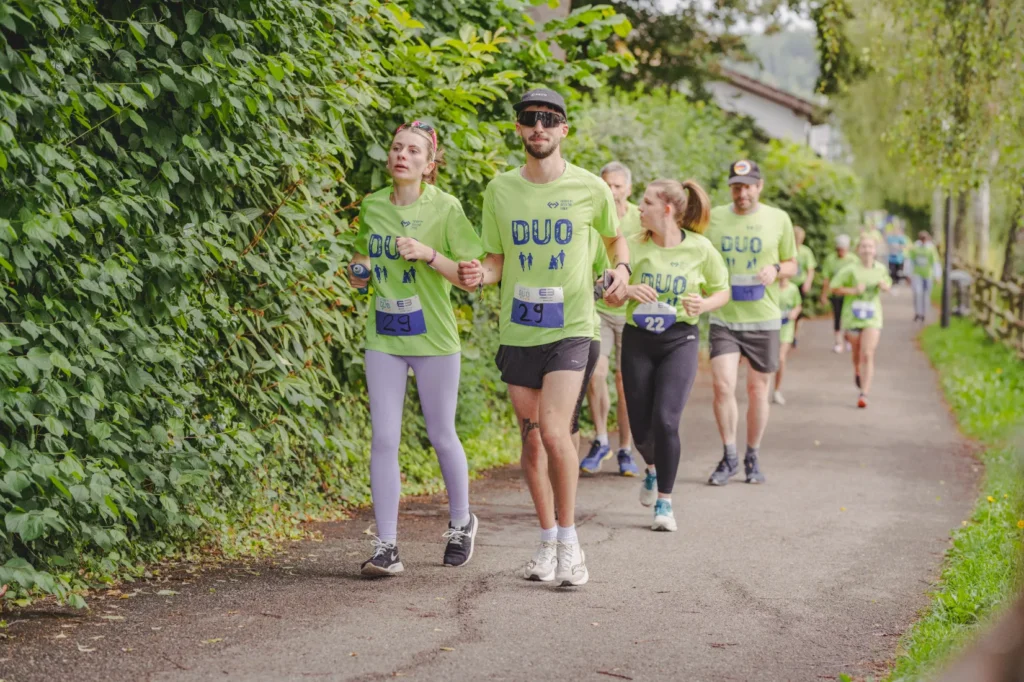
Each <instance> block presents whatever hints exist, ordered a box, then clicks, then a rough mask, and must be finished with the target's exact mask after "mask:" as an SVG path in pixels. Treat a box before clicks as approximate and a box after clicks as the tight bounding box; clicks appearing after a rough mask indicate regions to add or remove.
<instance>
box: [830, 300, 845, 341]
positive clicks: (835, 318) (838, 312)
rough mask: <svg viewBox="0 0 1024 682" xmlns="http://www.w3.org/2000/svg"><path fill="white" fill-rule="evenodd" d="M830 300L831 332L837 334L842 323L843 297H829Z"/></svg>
mask: <svg viewBox="0 0 1024 682" xmlns="http://www.w3.org/2000/svg"><path fill="white" fill-rule="evenodd" d="M830 300H831V301H832V331H836V332H837V331H839V327H840V324H841V323H842V321H843V297H842V296H831V297H830Z"/></svg>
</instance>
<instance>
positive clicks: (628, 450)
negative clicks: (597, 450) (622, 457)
mask: <svg viewBox="0 0 1024 682" xmlns="http://www.w3.org/2000/svg"><path fill="white" fill-rule="evenodd" d="M619 450H621V451H622V452H625V453H626V454H627V455H632V454H633V446H632V445H627V446H626V447H624V448H619Z"/></svg>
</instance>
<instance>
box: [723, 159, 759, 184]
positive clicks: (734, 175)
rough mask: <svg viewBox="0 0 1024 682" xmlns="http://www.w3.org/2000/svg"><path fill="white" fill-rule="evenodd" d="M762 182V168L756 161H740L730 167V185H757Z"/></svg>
mask: <svg viewBox="0 0 1024 682" xmlns="http://www.w3.org/2000/svg"><path fill="white" fill-rule="evenodd" d="M759 182H761V168H760V167H759V166H758V165H757V163H756V162H754V161H748V160H746V159H740V160H739V161H737V162H736V163H734V164H732V165H731V166H729V184H730V185H756V184H757V183H759Z"/></svg>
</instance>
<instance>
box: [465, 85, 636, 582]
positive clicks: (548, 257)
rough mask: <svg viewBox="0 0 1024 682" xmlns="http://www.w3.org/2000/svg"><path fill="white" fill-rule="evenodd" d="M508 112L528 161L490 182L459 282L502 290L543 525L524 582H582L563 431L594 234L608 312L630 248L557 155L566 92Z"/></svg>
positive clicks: (512, 386)
mask: <svg viewBox="0 0 1024 682" xmlns="http://www.w3.org/2000/svg"><path fill="white" fill-rule="evenodd" d="M514 109H515V110H516V113H517V120H516V132H517V133H518V134H519V136H520V137H521V138H522V140H523V146H524V147H525V149H526V164H525V165H524V166H522V167H520V168H516V169H514V170H511V171H508V172H506V173H503V174H502V175H499V176H498V177H496V178H495V179H494V180H492V181H491V182H490V184H488V185H487V189H486V190H485V191H484V201H483V231H482V238H483V245H484V250H485V251H486V252H487V256H486V258H485V259H484V262H483V263H481V262H480V261H478V260H473V261H469V262H462V263H459V276H460V278H461V281H462V283H463V284H464V285H465V286H477V285H481V284H496V283H498V282H501V312H500V315H501V319H500V327H499V334H500V339H501V346H500V347H499V349H498V355H497V357H496V359H495V362H496V364H497V365H498V367H499V368H500V369H501V375H502V380H504V381H505V382H506V383H507V384H508V385H509V397H510V398H511V400H512V406H513V408H514V409H515V412H516V418H517V420H518V423H519V425H520V430H521V433H522V441H523V451H522V464H523V473H524V475H525V476H526V481H527V484H528V485H529V488H530V495H531V496H532V498H533V503H534V507H535V509H536V511H537V519H538V521H539V522H540V527H541V541H540V544H539V546H538V548H537V551H536V553H535V555H534V557H533V559H531V560H530V561H529V562H528V563H527V564H526V568H525V570H524V577H525V578H527V579H531V580H540V581H545V582H546V581H551V580H556V581H557V582H558V583H559V584H560V585H582V584H584V583H586V582H587V580H588V579H589V572H588V571H587V566H586V561H585V557H584V554H583V551H582V549H580V543H579V539H578V538H577V535H576V526H575V514H576V508H575V505H576V483H577V479H578V477H579V459H578V455H577V452H576V450H574V449H573V439H572V435H571V433H570V430H571V420H572V413H573V409H574V407H575V404H576V399H577V397H578V396H579V392H580V389H581V388H582V386H583V372H584V369H585V367H586V364H587V356H588V354H589V351H590V342H591V339H592V337H593V334H594V298H593V277H592V272H593V259H592V258H591V255H590V240H591V239H592V238H593V237H594V233H595V232H596V233H597V234H598V235H600V237H601V238H602V239H603V240H604V243H605V247H606V248H607V249H608V254H609V257H610V259H611V262H612V263H614V264H615V267H614V268H613V269H611V270H609V271H608V272H609V276H610V278H611V283H610V286H609V287H608V290H607V292H606V298H607V300H608V301H609V302H610V303H612V304H617V303H620V302H621V301H622V299H623V297H624V296H625V292H626V286H627V283H628V280H629V273H630V268H629V250H628V248H627V247H626V244H625V240H623V239H622V238H621V237H620V236H619V231H618V217H617V216H616V213H615V200H614V199H613V198H612V194H611V190H609V189H608V186H607V185H606V184H605V183H604V182H602V181H601V179H600V178H599V177H597V176H596V175H594V174H592V173H588V172H587V171H585V170H583V169H582V168H579V167H577V166H573V165H572V164H569V163H567V162H566V161H565V160H564V159H563V158H562V154H561V149H560V145H561V142H562V140H563V139H564V138H565V136H566V135H567V134H568V133H569V125H568V122H567V119H566V109H565V101H564V100H563V99H562V97H561V95H559V94H558V93H556V92H554V91H553V90H548V89H546V88H538V89H536V90H530V91H529V92H527V93H526V94H525V95H523V98H522V99H521V100H520V101H519V102H518V103H517V104H516V105H515V107H514ZM556 510H557V513H558V525H557V527H556V523H555V512H556Z"/></svg>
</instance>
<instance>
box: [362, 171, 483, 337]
mask: <svg viewBox="0 0 1024 682" xmlns="http://www.w3.org/2000/svg"><path fill="white" fill-rule="evenodd" d="M390 195H391V187H390V186H388V187H384V188H382V189H379V190H377V191H376V192H374V193H373V194H370V195H369V196H367V197H366V198H365V199H363V203H362V205H361V206H360V209H359V234H358V235H357V236H356V244H355V249H356V252H358V253H361V254H363V255H368V256H369V257H370V280H371V282H372V283H373V297H372V300H371V305H370V312H369V315H368V316H367V320H366V349H367V350H375V351H380V352H382V353H390V354H391V355H418V356H423V355H451V354H453V353H458V352H459V350H460V349H461V344H460V343H459V330H458V327H457V326H456V324H455V314H454V313H453V312H452V304H451V290H452V285H451V283H450V282H449V281H448V280H446V279H445V278H444V277H442V276H441V275H440V274H439V273H437V272H436V271H435V270H434V269H433V268H431V267H430V266H429V265H427V264H426V263H425V262H424V261H417V262H414V263H410V262H408V261H406V260H404V259H403V258H402V257H401V255H399V253H398V244H397V241H396V240H397V238H398V237H412V238H414V239H416V240H417V241H419V242H420V243H422V244H425V245H426V246H429V247H430V248H433V249H437V252H438V253H441V254H444V255H445V256H447V257H448V258H450V259H452V260H456V261H458V260H472V259H473V258H479V257H480V256H481V254H483V251H484V250H483V245H482V244H481V243H480V237H479V236H477V233H476V230H474V229H473V226H472V225H471V224H470V222H469V220H468V219H467V218H466V214H465V213H463V211H462V204H461V203H459V200H458V199H456V198H455V197H453V196H452V195H450V194H446V193H444V192H442V191H441V190H439V189H437V188H436V187H434V186H433V185H430V184H426V183H424V184H423V193H422V194H420V198H419V199H417V200H416V201H415V202H413V203H412V204H409V205H408V206H395V205H394V204H392V203H391V199H390Z"/></svg>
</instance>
